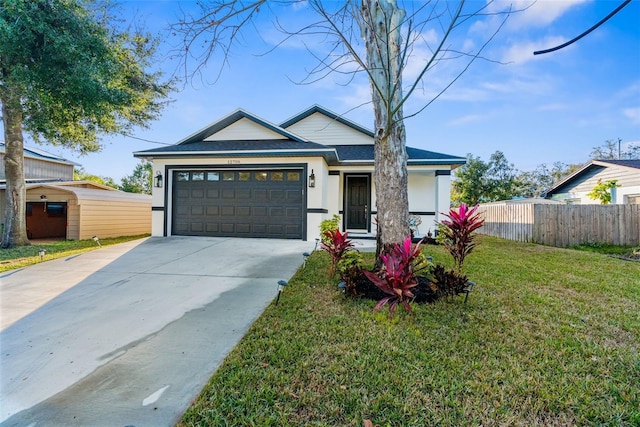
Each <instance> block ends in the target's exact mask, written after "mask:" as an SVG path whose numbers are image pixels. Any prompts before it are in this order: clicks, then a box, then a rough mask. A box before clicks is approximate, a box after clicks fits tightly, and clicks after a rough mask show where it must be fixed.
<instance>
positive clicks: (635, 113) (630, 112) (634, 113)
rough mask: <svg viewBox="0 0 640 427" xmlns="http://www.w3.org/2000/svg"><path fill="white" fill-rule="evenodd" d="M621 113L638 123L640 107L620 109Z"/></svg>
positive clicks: (639, 121)
mask: <svg viewBox="0 0 640 427" xmlns="http://www.w3.org/2000/svg"><path fill="white" fill-rule="evenodd" d="M622 114H624V116H625V117H626V118H628V119H630V120H631V123H633V124H636V125H637V124H640V107H635V108H625V109H624V110H622Z"/></svg>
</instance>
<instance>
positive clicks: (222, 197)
mask: <svg viewBox="0 0 640 427" xmlns="http://www.w3.org/2000/svg"><path fill="white" fill-rule="evenodd" d="M303 190H304V182H303V174H302V170H301V169H299V170H298V169H295V170H293V169H286V170H204V171H202V170H198V171H175V172H174V174H173V205H172V207H173V208H172V212H173V213H172V233H171V234H173V235H182V236H224V237H269V238H277V239H302V238H303V236H302V234H303V214H304V197H303Z"/></svg>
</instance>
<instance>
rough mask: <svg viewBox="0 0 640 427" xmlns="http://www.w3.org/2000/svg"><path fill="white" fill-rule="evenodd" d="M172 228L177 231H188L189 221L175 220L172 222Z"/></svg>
mask: <svg viewBox="0 0 640 427" xmlns="http://www.w3.org/2000/svg"><path fill="white" fill-rule="evenodd" d="M173 228H174V230H175V232H176V234H178V233H180V234H181V233H186V232H188V231H189V223H188V222H177V223H174V224H173Z"/></svg>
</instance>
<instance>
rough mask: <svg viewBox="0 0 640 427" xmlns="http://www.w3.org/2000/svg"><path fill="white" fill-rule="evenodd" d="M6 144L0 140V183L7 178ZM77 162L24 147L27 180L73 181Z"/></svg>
mask: <svg viewBox="0 0 640 427" xmlns="http://www.w3.org/2000/svg"><path fill="white" fill-rule="evenodd" d="M4 153H5V144H4V142H0V183H1V184H4V181H5V180H6V176H5V170H4ZM75 166H78V164H77V163H74V162H71V161H69V160H66V159H63V158H61V157H58V156H56V155H54V154H51V153H47V152H46V151H42V150H39V149H37V148H33V147H24V177H25V182H47V181H71V180H73V169H74V167H75Z"/></svg>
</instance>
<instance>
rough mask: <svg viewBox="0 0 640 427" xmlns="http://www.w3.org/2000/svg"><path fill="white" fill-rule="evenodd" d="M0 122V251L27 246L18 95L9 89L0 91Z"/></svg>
mask: <svg viewBox="0 0 640 427" xmlns="http://www.w3.org/2000/svg"><path fill="white" fill-rule="evenodd" d="M0 100H1V101H2V121H3V124H4V141H5V156H4V169H5V173H6V178H7V187H6V190H5V199H6V207H5V211H4V229H3V232H2V245H1V247H2V248H5V249H6V248H11V247H13V246H25V245H29V244H30V243H29V239H28V237H27V217H26V207H27V202H26V200H27V191H26V187H25V182H24V166H23V165H24V140H23V136H22V109H21V108H20V101H19V98H18V97H17V96H15V95H14V94H12V93H11V90H10V89H7V88H2V89H0Z"/></svg>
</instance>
